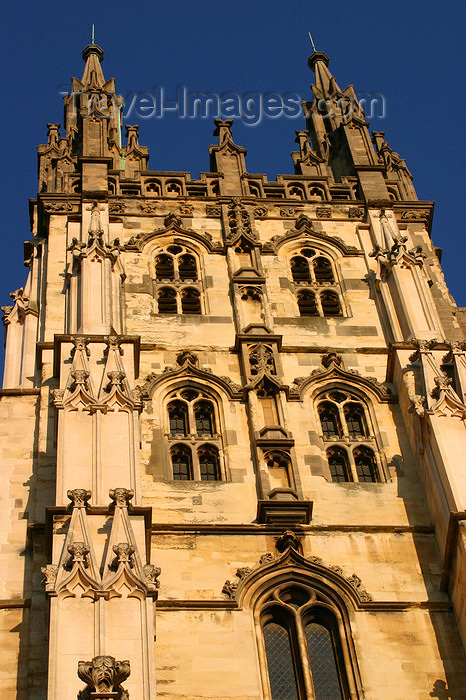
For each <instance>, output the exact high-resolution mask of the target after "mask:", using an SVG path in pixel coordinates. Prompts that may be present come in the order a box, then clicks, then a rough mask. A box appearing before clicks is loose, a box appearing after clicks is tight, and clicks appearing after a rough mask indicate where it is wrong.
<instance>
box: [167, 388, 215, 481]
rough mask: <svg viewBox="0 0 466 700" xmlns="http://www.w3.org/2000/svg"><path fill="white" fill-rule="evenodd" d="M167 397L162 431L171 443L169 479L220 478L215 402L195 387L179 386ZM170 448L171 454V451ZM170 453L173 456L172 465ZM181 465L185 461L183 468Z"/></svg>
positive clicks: (200, 479) (198, 479)
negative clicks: (165, 417) (164, 429)
mask: <svg viewBox="0 0 466 700" xmlns="http://www.w3.org/2000/svg"><path fill="white" fill-rule="evenodd" d="M168 399H169V400H168V403H167V414H168V415H167V418H168V420H167V423H168V425H167V427H168V430H166V433H165V434H166V437H167V440H168V443H169V444H170V443H175V444H174V445H173V446H172V447H170V460H171V465H172V471H173V478H174V479H177V480H184V481H186V480H191V479H192V480H194V481H219V480H220V479H221V478H222V476H221V474H222V470H221V457H220V455H221V447H222V437H221V435H220V433H219V432H218V430H217V426H218V425H219V422H218V421H219V418H218V409H217V406H216V402H215V401H214V399H213V398H212V397H211V396H209V395H208V393H207V392H206V391H204V390H202V389H200V388H197V387H181V388H180V389H177V390H175V391H173V392H172V393H171V394H170V396H169V397H168ZM175 448H176V449H175ZM181 448H183V449H181ZM174 449H175V453H172V451H173V450H174ZM173 454H174V455H175V456H176V458H177V462H176V464H175V462H174V456H173ZM182 464H185V466H184V467H183V468H182ZM186 465H187V466H186ZM188 467H189V468H188ZM188 475H189V476H188Z"/></svg>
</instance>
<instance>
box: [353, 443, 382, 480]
mask: <svg viewBox="0 0 466 700" xmlns="http://www.w3.org/2000/svg"><path fill="white" fill-rule="evenodd" d="M353 455H354V463H355V465H356V471H357V474H358V481H362V482H371V481H377V478H376V474H377V463H376V461H375V455H374V452H373V451H372V450H371V448H370V447H365V446H364V445H361V446H360V447H356V448H355V449H354V452H353Z"/></svg>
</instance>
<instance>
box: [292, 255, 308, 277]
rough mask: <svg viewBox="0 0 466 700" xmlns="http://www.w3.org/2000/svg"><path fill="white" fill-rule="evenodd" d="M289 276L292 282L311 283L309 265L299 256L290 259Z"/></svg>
mask: <svg viewBox="0 0 466 700" xmlns="http://www.w3.org/2000/svg"><path fill="white" fill-rule="evenodd" d="M291 275H292V277H293V282H298V283H299V282H310V281H311V273H310V270H309V263H308V261H307V260H306V258H304V257H303V256H301V255H297V256H296V257H294V258H291Z"/></svg>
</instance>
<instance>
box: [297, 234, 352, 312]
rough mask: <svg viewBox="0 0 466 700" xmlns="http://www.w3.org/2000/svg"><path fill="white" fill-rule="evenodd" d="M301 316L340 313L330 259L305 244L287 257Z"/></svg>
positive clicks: (337, 291)
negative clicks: (289, 257) (289, 258)
mask: <svg viewBox="0 0 466 700" xmlns="http://www.w3.org/2000/svg"><path fill="white" fill-rule="evenodd" d="M290 267H291V276H292V278H293V282H294V284H295V290H296V298H297V302H298V308H299V313H300V315H301V316H342V315H343V312H342V305H341V301H340V293H339V287H338V283H337V280H336V276H335V272H334V269H333V265H332V262H331V260H329V258H327V257H326V256H324V255H322V254H321V252H320V251H318V250H316V249H314V248H311V247H308V246H305V247H303V248H301V249H300V250H299V251H297V252H296V253H295V254H294V255H293V256H292V258H291V260H290Z"/></svg>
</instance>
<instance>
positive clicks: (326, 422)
mask: <svg viewBox="0 0 466 700" xmlns="http://www.w3.org/2000/svg"><path fill="white" fill-rule="evenodd" d="M318 412H319V418H320V424H321V426H322V432H323V434H324V437H325V438H327V440H330V439H331V438H334V437H336V438H338V437H341V434H342V430H341V424H340V417H339V413H338V407H337V406H336V405H335V404H334V403H332V402H330V401H323V402H322V403H321V404H319V409H318Z"/></svg>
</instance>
